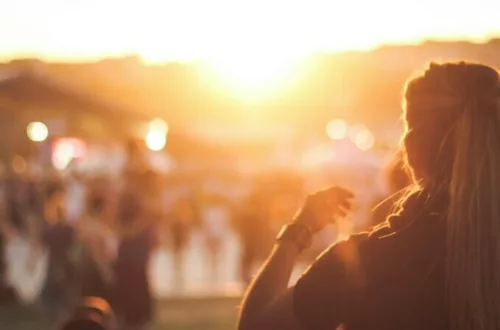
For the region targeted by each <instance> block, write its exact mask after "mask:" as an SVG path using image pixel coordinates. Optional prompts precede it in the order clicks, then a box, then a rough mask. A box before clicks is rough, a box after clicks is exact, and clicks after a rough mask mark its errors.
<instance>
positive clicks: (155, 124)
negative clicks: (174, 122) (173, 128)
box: [149, 118, 168, 135]
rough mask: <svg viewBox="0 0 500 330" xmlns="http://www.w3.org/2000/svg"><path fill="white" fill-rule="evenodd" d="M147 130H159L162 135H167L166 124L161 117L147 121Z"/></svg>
mask: <svg viewBox="0 0 500 330" xmlns="http://www.w3.org/2000/svg"><path fill="white" fill-rule="evenodd" d="M149 131H150V132H161V133H163V135H167V133H168V124H167V122H166V121H164V120H163V119H161V118H156V119H153V120H152V121H151V122H150V123H149Z"/></svg>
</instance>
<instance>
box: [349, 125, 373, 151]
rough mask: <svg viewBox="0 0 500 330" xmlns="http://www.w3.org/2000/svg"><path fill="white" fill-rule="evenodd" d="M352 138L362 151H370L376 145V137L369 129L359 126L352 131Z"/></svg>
mask: <svg viewBox="0 0 500 330" xmlns="http://www.w3.org/2000/svg"><path fill="white" fill-rule="evenodd" d="M350 137H351V139H352V141H353V142H354V144H355V145H356V147H358V148H359V149H360V150H363V151H368V150H370V149H372V148H373V147H374V145H375V135H373V133H372V131H370V130H369V129H368V128H367V127H365V126H362V125H359V126H356V127H355V128H354V129H351V132H350Z"/></svg>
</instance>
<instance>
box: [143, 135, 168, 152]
mask: <svg viewBox="0 0 500 330" xmlns="http://www.w3.org/2000/svg"><path fill="white" fill-rule="evenodd" d="M165 144H167V137H166V136H165V134H164V133H163V132H160V131H150V132H149V133H148V134H147V135H146V146H147V147H148V148H149V149H150V150H153V151H160V150H161V149H163V148H164V147H165Z"/></svg>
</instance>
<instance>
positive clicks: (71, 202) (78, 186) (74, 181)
mask: <svg viewBox="0 0 500 330" xmlns="http://www.w3.org/2000/svg"><path fill="white" fill-rule="evenodd" d="M66 191H67V192H66V195H67V197H66V199H67V206H66V212H67V219H68V221H69V222H71V223H75V222H77V221H78V220H80V219H81V218H82V216H83V215H84V213H85V199H86V196H87V186H86V184H85V182H84V177H83V175H81V174H79V173H77V172H74V173H70V174H69V176H68V177H67V178H66Z"/></svg>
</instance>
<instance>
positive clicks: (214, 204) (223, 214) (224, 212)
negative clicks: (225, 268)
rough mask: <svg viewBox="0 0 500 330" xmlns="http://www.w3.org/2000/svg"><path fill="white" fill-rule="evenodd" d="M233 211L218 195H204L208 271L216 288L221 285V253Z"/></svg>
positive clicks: (201, 212) (204, 231) (203, 212)
mask: <svg viewBox="0 0 500 330" xmlns="http://www.w3.org/2000/svg"><path fill="white" fill-rule="evenodd" d="M230 216H231V210H230V208H229V205H228V202H227V200H226V199H225V198H224V197H223V196H221V195H220V194H218V193H211V192H207V193H206V194H205V195H204V198H203V201H202V205H201V211H200V218H201V219H200V220H201V225H202V230H203V235H204V239H205V247H206V251H207V253H208V269H209V274H210V280H211V283H212V285H214V287H217V285H219V284H220V283H219V280H220V275H221V274H220V271H221V266H222V265H221V262H222V260H221V253H222V249H223V244H224V242H225V240H226V239H227V237H228V229H229V224H230V220H231V219H230Z"/></svg>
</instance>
